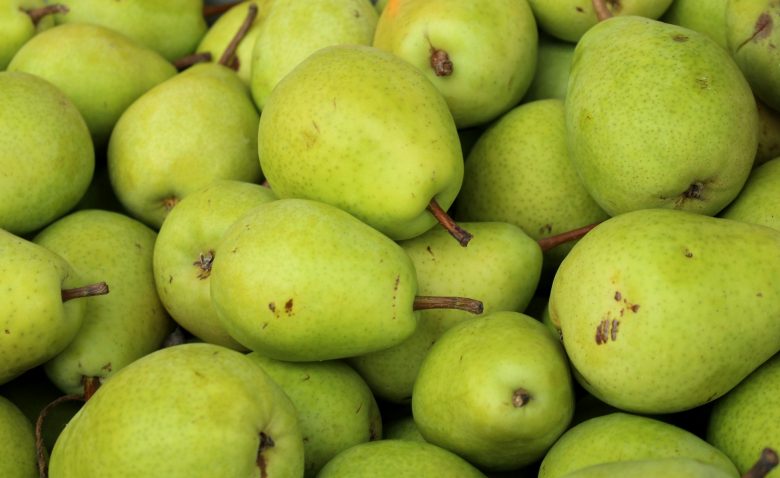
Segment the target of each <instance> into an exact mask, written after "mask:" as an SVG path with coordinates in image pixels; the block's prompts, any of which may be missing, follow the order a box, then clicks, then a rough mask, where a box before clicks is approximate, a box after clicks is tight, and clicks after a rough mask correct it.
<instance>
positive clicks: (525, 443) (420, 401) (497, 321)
mask: <svg viewBox="0 0 780 478" xmlns="http://www.w3.org/2000/svg"><path fill="white" fill-rule="evenodd" d="M573 412H574V391H573V387H572V379H571V374H570V372H569V366H568V362H567V360H566V355H565V354H564V351H563V347H562V346H561V344H560V342H559V341H558V340H557V338H556V337H554V336H553V335H552V334H551V333H550V332H549V330H547V328H546V327H545V326H544V325H542V324H541V323H540V322H539V321H537V320H535V319H533V318H531V317H529V316H527V315H524V314H521V313H519V312H493V313H492V314H488V315H485V316H483V317H479V318H475V319H472V320H467V321H464V322H460V323H458V324H456V325H454V326H453V327H452V328H450V329H449V330H447V331H446V332H445V333H444V334H443V335H442V336H441V337H440V338H439V340H438V341H437V342H436V343H435V344H434V345H433V347H431V350H430V351H429V352H428V355H427V356H426V357H425V360H424V361H423V363H422V366H421V367H420V372H419V375H418V376H417V381H416V382H415V384H414V391H413V394H412V413H413V416H414V420H415V422H416V423H417V426H418V427H419V429H420V433H422V435H423V437H424V438H425V440H427V441H428V442H430V443H433V444H435V445H439V446H441V447H443V448H446V449H448V450H450V451H452V452H454V453H456V454H458V455H459V456H461V457H463V458H465V459H467V460H468V461H469V462H471V463H473V464H475V465H477V466H479V467H480V468H482V469H488V470H497V471H501V470H513V469H517V468H520V467H522V466H524V465H527V464H530V463H533V462H535V461H537V460H539V459H541V458H542V456H543V455H544V453H545V452H546V451H547V449H548V448H549V447H550V446H551V445H552V444H553V443H554V442H555V441H556V440H557V439H558V437H559V436H560V435H561V434H562V433H563V432H564V431H565V430H566V428H567V427H568V425H569V422H570V421H571V418H572V414H573Z"/></svg>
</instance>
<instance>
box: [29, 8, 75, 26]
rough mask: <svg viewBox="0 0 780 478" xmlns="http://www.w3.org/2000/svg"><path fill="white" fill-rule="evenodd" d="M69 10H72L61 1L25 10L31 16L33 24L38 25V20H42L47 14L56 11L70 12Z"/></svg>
mask: <svg viewBox="0 0 780 478" xmlns="http://www.w3.org/2000/svg"><path fill="white" fill-rule="evenodd" d="M69 11H70V10H69V9H68V7H67V6H66V5H62V4H60V3H54V4H51V5H46V6H45V7H38V8H31V9H29V10H24V12H25V13H26V14H27V15H29V16H30V19H31V20H32V22H33V25H37V24H38V22H40V21H41V19H42V18H43V17H45V16H47V15H52V14H54V13H68V12H69Z"/></svg>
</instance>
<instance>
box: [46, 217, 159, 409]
mask: <svg viewBox="0 0 780 478" xmlns="http://www.w3.org/2000/svg"><path fill="white" fill-rule="evenodd" d="M156 237H157V234H156V233H155V232H154V231H153V230H151V229H150V228H149V227H147V226H145V225H144V224H142V223H141V222H139V221H137V220H135V219H132V218H130V217H128V216H125V215H123V214H120V213H116V212H111V211H102V210H98V209H93V210H83V211H77V212H74V213H72V214H69V215H67V216H65V217H63V218H60V219H58V220H57V221H55V222H54V223H52V224H50V225H49V226H47V227H46V228H45V229H43V230H42V231H41V232H40V233H38V234H37V235H36V236H35V238H34V242H35V243H36V244H39V245H41V246H43V247H45V248H47V249H49V250H50V251H53V252H55V253H57V254H59V255H60V256H61V257H63V258H64V259H65V260H67V261H68V263H69V264H70V265H71V266H72V267H73V268H74V269H75V270H76V271H77V273H78V274H79V276H80V277H82V279H84V280H86V281H88V282H98V281H100V280H104V281H106V282H108V283H109V284H111V293H110V294H109V295H108V296H106V297H93V298H85V299H82V300H83V301H84V302H85V303H86V309H87V310H86V312H85V315H84V321H83V324H82V326H81V329H80V330H79V332H78V334H77V335H76V337H75V338H74V339H73V340H72V341H71V342H70V344H68V346H67V347H66V348H65V350H63V351H62V352H60V353H59V354H58V355H57V356H56V357H54V358H53V359H51V360H50V361H48V362H47V363H46V364H45V370H46V373H47V375H48V376H49V377H50V378H51V380H52V382H54V383H55V384H56V385H57V386H58V387H60V389H61V390H62V391H64V392H65V393H68V394H79V393H81V392H83V391H84V385H83V381H84V379H85V378H98V379H99V380H104V379H106V378H107V377H109V376H111V375H112V374H114V373H116V372H117V371H118V370H120V369H121V368H122V367H124V366H126V365H128V364H129V363H131V362H133V361H135V360H137V359H139V358H140V357H142V356H144V355H146V354H149V353H151V352H153V351H155V350H157V349H158V348H159V347H160V346H161V345H162V343H163V340H164V339H165V337H166V336H167V335H168V334H169V333H170V332H171V330H172V329H173V326H172V325H173V324H172V322H171V320H170V318H169V317H168V315H167V314H166V312H165V308H164V307H163V305H162V303H161V302H160V299H159V298H158V297H157V291H156V289H155V286H154V276H153V273H152V252H153V250H154V243H155V239H156Z"/></svg>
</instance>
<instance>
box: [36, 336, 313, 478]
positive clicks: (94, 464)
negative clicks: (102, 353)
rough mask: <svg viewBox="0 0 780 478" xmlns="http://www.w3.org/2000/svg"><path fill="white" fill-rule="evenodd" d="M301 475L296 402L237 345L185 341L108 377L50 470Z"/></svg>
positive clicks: (83, 476)
mask: <svg viewBox="0 0 780 478" xmlns="http://www.w3.org/2000/svg"><path fill="white" fill-rule="evenodd" d="M74 476H78V477H80V478H95V477H106V476H114V477H130V476H144V477H149V478H152V477H167V478H177V477H187V478H195V477H203V478H206V477H208V478H213V477H215V476H225V477H233V476H236V477H238V476H264V477H268V478H277V477H278V478H281V477H300V476H303V440H302V437H301V432H300V428H299V426H298V419H297V414H296V411H295V408H294V407H293V405H292V403H291V402H290V400H289V398H287V396H286V395H285V394H284V392H283V391H282V389H281V388H279V386H278V385H277V384H276V383H275V382H274V381H273V380H271V378H270V377H269V376H268V375H267V374H266V373H265V372H263V370H262V369H261V368H260V367H258V366H257V365H255V364H254V362H252V360H251V359H249V358H247V357H246V356H244V355H243V354H241V353H239V352H236V351H234V350H230V349H227V348H224V347H221V346H219V345H213V344H202V343H201V344H184V345H177V346H174V347H168V348H164V349H161V350H159V351H156V352H153V353H151V354H149V355H146V356H145V357H142V358H140V359H138V360H136V361H135V362H133V363H132V364H130V365H128V366H127V367H125V368H123V369H122V370H120V371H119V372H117V373H116V374H114V375H113V376H112V377H111V378H110V379H108V380H107V381H106V382H105V383H104V384H103V385H102V386H101V387H100V388H99V389H98V390H97V392H95V394H94V395H93V396H92V398H90V399H89V400H88V401H87V402H86V403H85V404H84V406H83V407H82V408H81V410H79V412H78V413H77V414H76V415H75V416H74V417H73V419H72V420H71V421H70V422H69V423H68V425H67V426H66V427H65V430H63V432H62V434H61V435H60V437H59V438H58V439H57V442H56V443H55V445H54V449H53V450H52V453H51V460H50V462H49V477H51V478H63V477H74Z"/></svg>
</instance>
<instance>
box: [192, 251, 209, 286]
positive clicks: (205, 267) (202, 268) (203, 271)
mask: <svg viewBox="0 0 780 478" xmlns="http://www.w3.org/2000/svg"><path fill="white" fill-rule="evenodd" d="M213 263H214V251H213V250H211V249H209V250H208V251H206V252H201V253H200V256H199V257H198V260H197V261H195V262H193V263H192V265H193V266H196V267H197V268H198V279H201V280H203V279H208V278H209V276H210V275H211V265H212V264H213Z"/></svg>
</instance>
